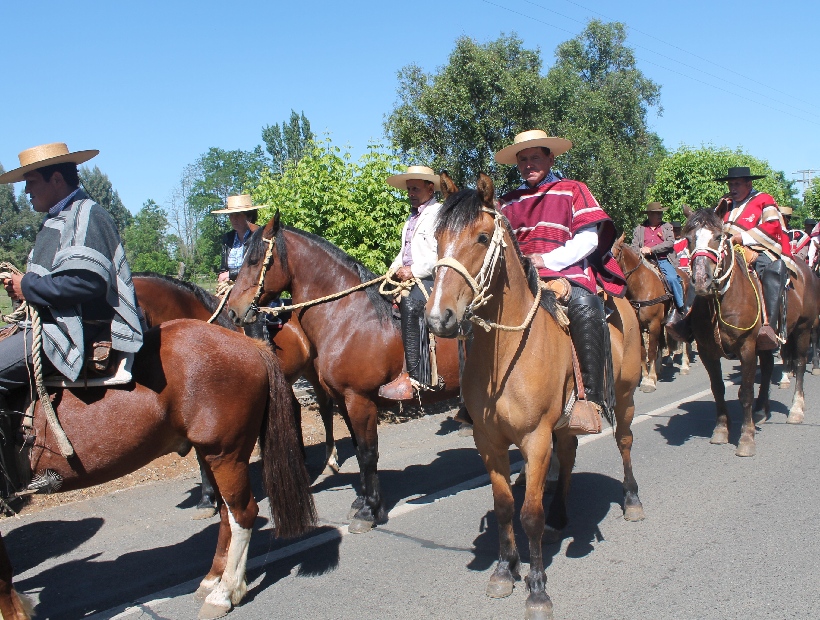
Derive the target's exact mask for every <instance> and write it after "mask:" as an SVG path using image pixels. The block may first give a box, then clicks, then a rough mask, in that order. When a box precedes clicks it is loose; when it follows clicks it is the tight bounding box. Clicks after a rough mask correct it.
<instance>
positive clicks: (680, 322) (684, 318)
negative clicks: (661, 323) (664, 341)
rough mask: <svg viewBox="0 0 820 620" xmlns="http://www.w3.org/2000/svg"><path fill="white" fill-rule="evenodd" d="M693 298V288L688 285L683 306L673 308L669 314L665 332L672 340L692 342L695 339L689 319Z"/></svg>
mask: <svg viewBox="0 0 820 620" xmlns="http://www.w3.org/2000/svg"><path fill="white" fill-rule="evenodd" d="M695 296H696V295H695V287H694V286H692V285H690V286H689V290H688V291H686V297H684V300H683V302H684V303H683V306H682V307H680V308H675V309H674V310H673V311H672V312H671V313H670V314H669V320H668V321H667V323H666V331H667V332H668V333H669V335H670V336H672V338H674V339H675V340H679V341H680V342H692V341H693V340H694V339H695V334H694V332H693V331H692V321H691V319H690V317H689V312H690V311H691V310H692V304H694V303H695Z"/></svg>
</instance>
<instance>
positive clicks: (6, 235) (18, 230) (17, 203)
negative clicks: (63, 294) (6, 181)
mask: <svg viewBox="0 0 820 620" xmlns="http://www.w3.org/2000/svg"><path fill="white" fill-rule="evenodd" d="M3 172H5V170H4V169H3V166H2V165H0V174H2V173H3ZM42 221H43V216H42V215H40V214H38V213H37V212H36V211H34V210H33V209H32V208H31V203H29V201H28V199H27V198H26V195H25V194H24V193H22V192H21V193H20V196H19V197H18V198H16V199H15V197H14V186H13V185H0V261H8V262H11V263H13V264H14V265H15V266H16V267H17V268H18V269H20V270H22V271H25V270H26V261H27V259H28V253H29V252H30V251H31V248H32V247H33V246H34V238H35V237H36V236H37V231H38V230H39V229H40V223H41V222H42Z"/></svg>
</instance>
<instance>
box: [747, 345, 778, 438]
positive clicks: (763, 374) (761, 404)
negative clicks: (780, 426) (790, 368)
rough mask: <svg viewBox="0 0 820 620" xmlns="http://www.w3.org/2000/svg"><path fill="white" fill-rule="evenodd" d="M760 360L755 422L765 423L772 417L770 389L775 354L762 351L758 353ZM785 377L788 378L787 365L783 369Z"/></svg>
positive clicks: (754, 413)
mask: <svg viewBox="0 0 820 620" xmlns="http://www.w3.org/2000/svg"><path fill="white" fill-rule="evenodd" d="M758 357H759V358H760V389H759V390H758V393H757V399H756V400H755V405H754V412H753V415H754V420H755V422H763V421H765V420H767V419H769V418H770V417H771V416H772V413H771V403H770V402H769V388H770V386H771V384H772V375H773V374H774V353H772V352H771V351H761V352H760V353H758ZM783 376H784V377H785V376H786V369H785V364H784V368H783Z"/></svg>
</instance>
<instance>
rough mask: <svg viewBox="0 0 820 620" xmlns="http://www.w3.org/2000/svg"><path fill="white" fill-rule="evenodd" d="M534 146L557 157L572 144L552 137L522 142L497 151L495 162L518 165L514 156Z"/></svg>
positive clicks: (563, 139)
mask: <svg viewBox="0 0 820 620" xmlns="http://www.w3.org/2000/svg"><path fill="white" fill-rule="evenodd" d="M536 146H545V147H547V148H548V149H549V150H550V153H552V154H553V155H555V156H556V157H558V156H559V155H562V154H564V153H566V152H567V151H568V150H570V149H571V148H572V142H571V141H569V140H567V139H566V138H553V137H547V138H533V139H532V140H524V141H523V142H518V143H517V144H511V145H510V146H505V147H504V148H503V149H501V150H500V151H498V153H496V154H495V161H497V162H498V163H499V164H509V165H510V166H515V165H516V164H517V163H518V160H517V159H516V155H518V153H520V152H521V151H523V150H524V149H531V148H534V147H536Z"/></svg>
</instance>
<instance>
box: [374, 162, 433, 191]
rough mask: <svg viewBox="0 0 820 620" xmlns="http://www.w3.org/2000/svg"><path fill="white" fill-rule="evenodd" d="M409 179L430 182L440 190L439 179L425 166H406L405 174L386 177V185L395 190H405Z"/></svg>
mask: <svg viewBox="0 0 820 620" xmlns="http://www.w3.org/2000/svg"><path fill="white" fill-rule="evenodd" d="M411 179H420V180H422V181H430V183H432V184H433V185H434V186H435V188H436V189H437V190H440V189H441V177H439V175H437V174H436V173H435V172H433V169H432V168H428V167H427V166H408V167H407V172H404V173H402V174H394V175H393V176H390V177H387V184H388V185H391V186H393V187H395V188H396V189H407V181H410V180H411Z"/></svg>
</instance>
